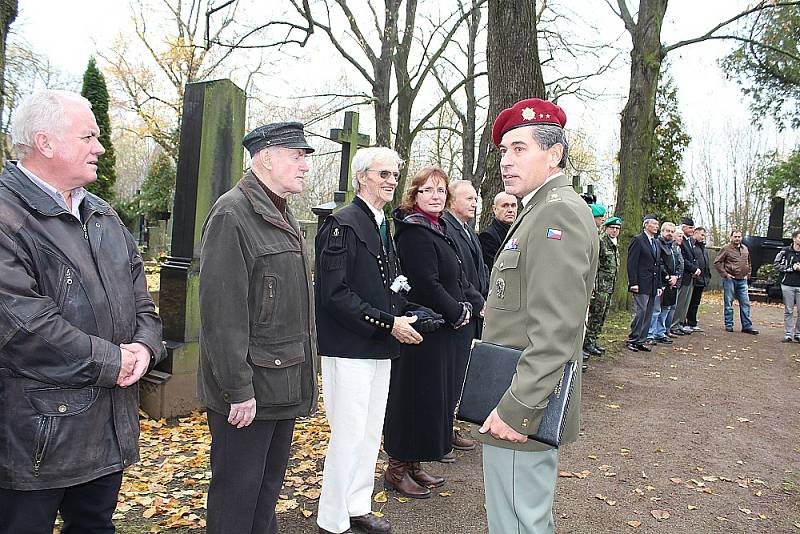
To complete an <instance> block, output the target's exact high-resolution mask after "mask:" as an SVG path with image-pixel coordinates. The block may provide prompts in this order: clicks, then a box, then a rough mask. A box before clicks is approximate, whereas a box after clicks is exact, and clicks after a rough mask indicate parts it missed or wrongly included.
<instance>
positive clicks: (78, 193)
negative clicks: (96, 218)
mask: <svg viewBox="0 0 800 534" xmlns="http://www.w3.org/2000/svg"><path fill="white" fill-rule="evenodd" d="M17 168H18V169H19V170H21V171H22V173H23V174H24V175H25V176H27V177H28V178H29V179H30V181H31V182H33V183H34V184H36V185H37V186H38V187H39V189H41V190H42V191H44V192H45V193H47V194H48V195H49V196H50V197H51V198H52V199H53V200H55V201H56V202H57V203H58V205H59V206H61V207H62V208H64V209H65V210H67V212H69V213H71V214H72V215H73V216H74V217H75V218H76V219H78V220H81V209H80V206H81V202H82V201H83V198H84V197H85V196H86V189H84V188H83V187H76V188H75V189H73V190H72V192H71V193H70V196H71V198H72V209H70V208H69V206H67V201H66V200H65V199H64V195H62V194H61V193H60V192H59V191H58V189H56V188H55V187H53V186H52V185H50V184H49V183H47V182H45V181H44V180H42V179H41V178H39V177H38V176H36V175H35V174H33V173H32V172H31V171H30V170H28V169H26V168H25V166H24V165H23V164H22V162H21V161H18V162H17Z"/></svg>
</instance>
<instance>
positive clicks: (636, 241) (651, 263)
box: [628, 232, 663, 296]
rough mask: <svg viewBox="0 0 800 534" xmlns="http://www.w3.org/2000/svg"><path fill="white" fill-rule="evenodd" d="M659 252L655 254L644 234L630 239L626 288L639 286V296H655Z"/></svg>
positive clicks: (660, 284)
mask: <svg viewBox="0 0 800 534" xmlns="http://www.w3.org/2000/svg"><path fill="white" fill-rule="evenodd" d="M660 258H661V256H660V251H659V249H658V247H656V248H655V253H654V252H653V249H652V248H651V247H650V240H649V239H647V236H646V235H645V233H644V232H642V233H640V234H639V235H637V236H636V237H634V238H633V239H631V243H630V245H628V287H629V288H630V287H632V286H639V294H641V295H652V296H655V295H656V293H658V288H660V287H663V284H662V283H661V276H660V274H659V273H660V272H661V265H660V261H659V260H660Z"/></svg>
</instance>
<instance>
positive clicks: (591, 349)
mask: <svg viewBox="0 0 800 534" xmlns="http://www.w3.org/2000/svg"><path fill="white" fill-rule="evenodd" d="M583 350H584V352H588V353H589V354H593V355H594V356H601V355H602V354H603V352H604V351H602V350H600V348H599V347H598V346H597V345H584V347H583Z"/></svg>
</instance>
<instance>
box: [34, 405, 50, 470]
mask: <svg viewBox="0 0 800 534" xmlns="http://www.w3.org/2000/svg"><path fill="white" fill-rule="evenodd" d="M52 424H53V418H52V417H49V416H47V415H40V416H39V430H38V431H37V432H36V450H35V451H34V455H33V476H35V477H38V476H39V468H40V467H41V465H42V460H43V459H44V453H45V451H47V443H48V442H49V441H50V427H51V426H52Z"/></svg>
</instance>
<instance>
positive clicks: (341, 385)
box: [317, 356, 392, 532]
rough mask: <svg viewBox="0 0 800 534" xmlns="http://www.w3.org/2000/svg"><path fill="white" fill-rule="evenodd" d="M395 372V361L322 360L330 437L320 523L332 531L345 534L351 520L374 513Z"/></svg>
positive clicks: (321, 499)
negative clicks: (391, 378) (391, 379)
mask: <svg viewBox="0 0 800 534" xmlns="http://www.w3.org/2000/svg"><path fill="white" fill-rule="evenodd" d="M391 368H392V362H391V360H359V359H352V358H331V357H328V356H323V357H322V395H323V398H324V399H325V412H326V414H327V417H328V423H329V424H330V427H331V437H330V441H329V442H328V452H327V454H326V455H325V468H324V469H323V472H322V494H321V495H320V498H319V509H318V511H317V525H319V526H320V527H321V528H323V529H325V530H327V531H329V532H344V531H346V530H347V529H348V528H350V517H355V516H360V515H364V514H368V513H370V512H371V511H372V491H373V489H374V486H375V462H376V461H377V460H378V450H379V449H380V445H381V435H382V434H383V418H384V416H385V415H386V398H387V396H388V395H389V376H390V374H391Z"/></svg>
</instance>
